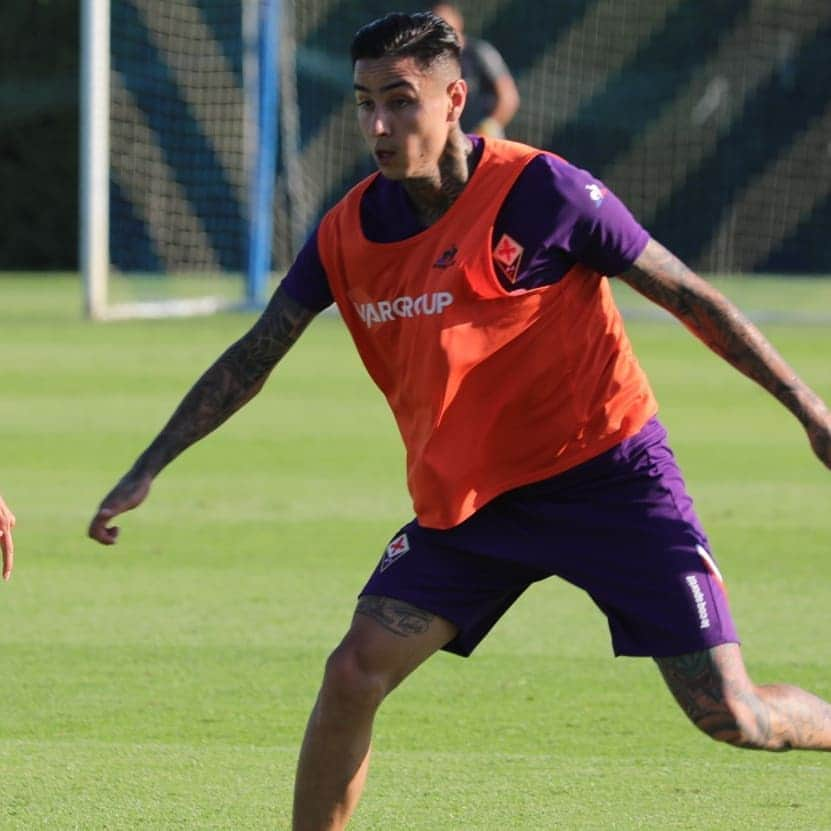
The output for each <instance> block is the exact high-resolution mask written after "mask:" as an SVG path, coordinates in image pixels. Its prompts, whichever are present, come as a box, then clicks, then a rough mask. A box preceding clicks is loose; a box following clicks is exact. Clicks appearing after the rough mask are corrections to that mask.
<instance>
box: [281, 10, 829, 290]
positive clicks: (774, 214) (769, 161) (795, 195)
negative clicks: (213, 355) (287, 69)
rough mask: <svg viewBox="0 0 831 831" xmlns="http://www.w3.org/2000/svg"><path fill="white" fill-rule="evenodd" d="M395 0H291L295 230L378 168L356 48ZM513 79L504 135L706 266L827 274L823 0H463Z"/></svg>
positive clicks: (478, 32)
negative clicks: (616, 200)
mask: <svg viewBox="0 0 831 831" xmlns="http://www.w3.org/2000/svg"><path fill="white" fill-rule="evenodd" d="M428 5H429V4H427V3H422V2H408V0H400V2H397V3H395V4H393V5H392V6H391V5H390V4H389V3H385V2H375V0H339V1H338V2H334V1H333V0H304V2H300V0H297V2H296V3H295V11H294V22H295V36H296V41H297V79H298V101H299V120H300V137H301V141H300V167H301V170H302V183H303V193H302V195H301V199H300V200H299V201H300V204H299V205H298V210H300V211H301V212H302V214H303V217H304V221H305V224H306V225H307V226H308V225H309V224H311V223H312V222H314V221H315V220H316V219H317V218H318V217H319V216H320V213H321V212H322V211H323V210H325V208H327V207H328V206H329V205H331V204H332V202H333V201H334V200H335V199H336V198H338V197H339V196H340V195H342V194H343V192H344V189H345V188H346V187H348V186H349V185H350V184H352V183H353V182H354V181H355V180H356V179H357V178H358V177H359V176H361V175H363V174H364V173H366V172H368V171H369V170H371V166H369V164H368V159H367V154H366V152H365V151H364V149H363V145H362V141H361V138H360V135H359V134H358V132H357V126H356V124H355V114H354V107H353V104H352V98H353V94H352V90H351V68H350V67H349V65H348V58H347V56H348V49H349V42H350V40H351V37H352V35H353V33H354V32H355V30H356V29H357V28H358V27H359V26H360V25H362V24H363V23H366V22H368V21H369V20H371V19H372V18H373V17H375V16H379V15H381V14H384V13H385V12H386V11H389V10H390V9H391V8H396V9H399V10H401V11H417V10H420V9H423V8H425V7H426V6H428ZM455 5H456V6H457V7H458V8H459V9H460V11H461V12H462V14H463V16H464V20H465V25H466V32H467V33H468V34H469V35H471V36H474V37H482V38H484V39H486V40H488V41H489V42H491V43H492V44H493V45H494V46H496V47H497V48H498V50H499V51H500V53H501V54H502V56H503V57H504V58H505V61H506V63H507V65H508V66H509V68H510V69H511V71H512V73H513V75H514V77H515V79H516V83H517V87H518V89H519V92H520V96H521V104H520V109H519V112H518V113H517V116H516V118H515V119H514V121H513V122H512V123H511V124H510V125H509V126H508V130H507V133H508V137H509V138H513V139H517V140H520V141H525V142H528V143H530V144H533V145H535V146H538V147H542V148H545V149H549V150H552V151H554V152H556V153H558V154H560V155H562V156H564V157H566V158H568V159H569V160H570V161H571V162H573V163H574V164H576V165H578V166H580V167H585V168H587V169H589V170H591V171H592V173H593V174H594V175H595V176H597V177H598V178H601V179H603V180H604V181H605V182H606V184H608V185H609V186H610V187H611V188H613V189H614V190H615V192H616V193H618V194H619V195H620V196H621V197H622V198H623V200H624V201H625V202H626V203H627V204H628V205H629V207H630V208H631V209H632V211H633V213H634V214H635V215H636V216H637V218H638V219H639V220H640V221H641V222H642V223H643V224H644V226H645V227H646V228H647V229H648V230H649V231H650V232H651V233H652V234H653V236H655V238H656V239H658V240H660V241H661V242H663V243H664V244H665V245H667V246H668V247H669V248H671V249H673V250H674V251H675V252H676V253H677V254H679V255H680V256H682V257H683V258H684V259H685V260H686V261H687V262H688V263H689V264H690V265H691V266H693V267H695V268H697V269H699V270H701V271H704V272H708V273H719V274H725V273H741V274H748V273H776V274H781V273H785V272H789V273H800V274H820V273H822V274H829V273H831V246H829V245H828V243H827V241H828V240H829V239H831V143H829V142H830V141H831V60H829V57H828V56H829V55H831V3H829V2H828V0H800V2H794V0H734V1H733V2H730V3H724V2H722V0H626V2H620V0H563V1H562V2H556V3H555V2H536V0H458V2H456V3H455Z"/></svg>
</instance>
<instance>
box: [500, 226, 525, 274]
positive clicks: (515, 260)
mask: <svg viewBox="0 0 831 831" xmlns="http://www.w3.org/2000/svg"><path fill="white" fill-rule="evenodd" d="M524 250H525V249H524V248H523V247H522V246H521V245H520V244H519V243H518V242H517V241H516V240H515V239H513V238H512V237H509V236H508V234H502V236H501V237H500V238H499V242H498V243H497V244H496V248H494V249H493V258H494V260H495V261H496V262H497V264H498V265H499V267H500V268H501V269H502V273H503V274H504V275H505V276H506V277H507V278H508V280H509V281H510V282H511V283H515V282H516V278H517V275H518V273H519V264H520V262H522V252H523V251H524Z"/></svg>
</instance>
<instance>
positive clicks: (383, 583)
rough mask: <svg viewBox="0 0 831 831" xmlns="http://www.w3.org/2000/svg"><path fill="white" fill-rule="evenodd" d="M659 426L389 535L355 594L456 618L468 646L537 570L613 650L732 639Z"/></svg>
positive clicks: (460, 647) (655, 650)
mask: <svg viewBox="0 0 831 831" xmlns="http://www.w3.org/2000/svg"><path fill="white" fill-rule="evenodd" d="M666 438H667V436H666V431H665V430H664V428H663V427H662V426H661V424H660V422H659V421H658V420H657V419H652V420H651V421H650V422H648V423H647V424H646V426H645V427H644V428H643V429H642V430H641V431H640V433H638V434H637V435H636V436H633V437H632V438H630V439H627V440H626V441H624V442H622V443H621V444H619V445H618V446H617V447H615V448H613V449H612V450H609V451H607V452H605V453H603V454H602V455H600V456H597V457H596V458H594V459H590V460H589V461H588V462H585V463H583V464H581V465H579V466H578V467H575V468H573V469H572V470H568V471H566V472H565V473H562V474H559V475H558V476H554V477H552V478H550V479H545V480H543V481H541V482H535V483H534V484H531V485H525V486H523V487H520V488H516V489H514V490H511V491H508V492H507V493H503V494H501V495H500V496H498V497H497V498H496V499H494V500H493V501H492V502H489V503H488V504H487V505H485V506H484V507H483V508H481V509H480V510H479V511H477V513H475V514H474V515H473V516H472V517H470V518H469V519H467V520H466V521H465V522H463V523H462V524H461V525H457V526H456V527H455V528H450V529H447V530H436V529H431V528H424V527H422V526H420V525H419V524H418V522H417V520H413V521H412V522H410V523H409V524H407V525H405V526H404V527H403V528H402V529H401V530H400V531H399V532H398V533H397V534H396V535H395V537H393V539H392V541H391V542H390V544H389V545H388V546H387V548H386V550H385V551H384V554H383V556H382V557H381V562H380V563H379V564H378V567H377V568H376V569H375V571H374V572H373V574H372V576H371V577H370V579H369V581H368V582H367V584H366V586H364V588H363V590H362V591H361V595H380V596H384V597H392V598H396V599H398V600H403V601H405V602H407V603H410V604H412V605H414V606H417V607H419V608H421V609H424V610H425V611H429V612H432V613H433V614H436V615H439V616H440V617H443V618H445V619H447V620H449V621H450V622H451V623H453V624H455V625H456V626H457V627H458V629H459V632H458V635H457V636H456V638H454V640H452V641H451V642H450V643H448V644H447V645H446V646H445V649H446V650H448V651H449V652H455V653H456V654H458V655H470V653H471V652H472V651H473V650H474V649H475V648H476V646H477V644H478V643H479V642H480V641H481V640H482V639H483V638H484V637H485V635H486V634H487V633H488V631H490V629H491V627H492V626H493V625H494V624H495V623H496V621H497V620H499V618H500V617H501V616H502V615H503V614H504V612H505V611H506V610H507V609H508V608H509V607H510V606H511V604H512V603H513V602H514V601H515V600H516V599H517V598H518V597H519V596H520V595H521V594H522V592H523V591H525V589H526V588H527V587H528V586H529V585H530V584H531V583H534V582H536V581H537V580H542V579H543V578H545V577H550V576H552V575H556V576H558V577H561V578H563V579H564V580H567V581H568V582H570V583H573V584H574V585H575V586H579V587H580V588H582V589H584V590H585V591H586V592H588V594H589V595H590V596H591V598H592V599H593V600H594V602H595V603H596V604H597V606H598V607H599V608H600V609H601V610H602V611H603V612H604V613H605V615H606V617H607V619H608V622H609V629H610V630H611V635H612V647H613V649H614V652H615V654H616V655H651V656H654V657H662V656H669V655H683V654H685V653H688V652H697V651H699V650H702V649H708V648H710V647H712V646H716V645H718V644H722V643H729V642H734V643H735V642H738V637H737V635H736V630H735V627H734V625H733V620H732V618H731V616H730V610H729V607H728V604H727V597H726V595H725V592H724V587H723V584H722V579H721V575H720V574H719V571H718V567H717V565H716V563H715V561H714V559H713V558H712V556H711V555H710V553H709V550H710V548H709V543H708V542H707V537H706V535H705V534H704V531H703V530H702V528H701V525H700V523H699V521H698V518H697V517H696V515H695V512H694V510H693V505H692V500H691V499H690V497H689V496H688V495H687V492H686V489H685V486H684V481H683V479H682V477H681V473H680V471H679V470H678V466H677V464H676V462H675V457H674V456H673V454H672V451H671V450H670V449H669V446H668V445H667V441H666Z"/></svg>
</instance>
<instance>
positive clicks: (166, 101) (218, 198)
mask: <svg viewBox="0 0 831 831" xmlns="http://www.w3.org/2000/svg"><path fill="white" fill-rule="evenodd" d="M111 64H112V66H111V93H110V206H111V207H110V258H111V263H112V266H113V268H114V269H115V272H116V274H119V275H121V276H122V277H123V278H129V279H122V280H118V279H113V280H112V283H111V286H112V287H113V288H115V290H116V294H117V295H118V292H119V289H120V290H121V294H122V295H125V296H126V297H128V298H129V299H135V297H136V296H137V295H138V296H142V297H156V296H160V297H161V296H170V295H174V296H175V295H177V294H180V295H191V294H194V293H195V294H201V293H203V292H205V291H210V292H216V291H217V290H220V291H221V290H225V291H226V292H227V293H229V294H236V295H237V296H239V294H240V290H241V282H240V281H233V280H227V279H220V278H221V277H222V276H226V277H227V276H228V275H235V276H239V275H241V274H242V272H243V271H244V257H245V249H246V232H245V228H246V223H245V211H246V207H245V206H246V201H245V199H246V176H247V173H246V170H247V166H246V152H245V149H246V148H245V141H246V136H245V128H244V124H245V118H244V115H245V113H244V95H243V77H242V10H241V4H240V3H233V2H231V3H228V2H225V1H224V0H198V2H184V1H183V0H176V2H169V0H164V1H163V0H129V2H128V0H113V2H112V4H111ZM159 275H166V276H170V275H176V276H177V277H179V278H180V279H177V280H164V281H159V280H157V279H154V278H156V277H158V276H159ZM115 299H118V296H117V297H116V298H115Z"/></svg>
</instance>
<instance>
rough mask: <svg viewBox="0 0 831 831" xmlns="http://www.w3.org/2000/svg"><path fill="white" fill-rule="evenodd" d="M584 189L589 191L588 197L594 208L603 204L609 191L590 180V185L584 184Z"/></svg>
mask: <svg viewBox="0 0 831 831" xmlns="http://www.w3.org/2000/svg"><path fill="white" fill-rule="evenodd" d="M586 190H587V191H588V192H589V199H591V201H592V202H594V206H595V208H599V207H600V206H601V205H602V204H603V202H604V200H605V199H606V196H607V195H608V193H609V191H608V190H607V189H606V188H604V187H602V186H601V185H598V184H597V182H592V183H591V184H590V185H586Z"/></svg>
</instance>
